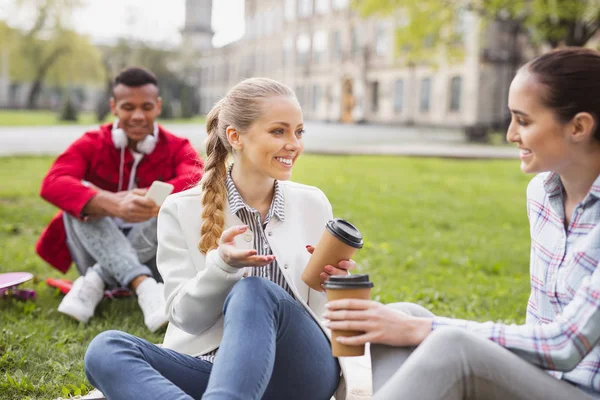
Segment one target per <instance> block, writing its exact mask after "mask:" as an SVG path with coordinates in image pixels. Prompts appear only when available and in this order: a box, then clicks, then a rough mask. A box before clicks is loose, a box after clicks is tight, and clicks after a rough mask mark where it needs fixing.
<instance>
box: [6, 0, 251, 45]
mask: <svg viewBox="0 0 600 400" xmlns="http://www.w3.org/2000/svg"><path fill="white" fill-rule="evenodd" d="M15 2H16V0H0V19H5V20H8V21H9V23H10V24H11V25H13V26H23V27H26V26H28V25H30V24H32V23H33V15H34V13H33V12H27V11H25V12H21V13H20V14H18V15H17V14H16V13H15V7H14V4H15ZM84 2H85V6H84V7H83V8H82V9H81V10H78V11H76V12H75V13H73V15H72V17H71V21H69V22H70V24H71V26H72V27H73V28H74V29H75V30H77V31H78V32H80V33H83V34H86V35H89V36H90V37H91V38H92V41H93V42H94V43H99V44H105V43H106V44H109V43H111V42H113V41H114V40H116V39H117V38H119V37H125V38H135V39H144V40H148V41H151V42H154V43H157V44H161V43H162V44H168V45H177V44H178V43H179V42H180V40H181V35H180V33H179V31H180V30H181V28H182V27H183V24H184V19H185V0H84ZM212 27H213V31H214V32H215V36H214V38H213V45H214V46H216V47H220V46H223V45H225V44H227V43H229V42H232V41H234V40H236V39H238V38H240V37H241V36H242V35H243V34H244V0H213V15H212Z"/></svg>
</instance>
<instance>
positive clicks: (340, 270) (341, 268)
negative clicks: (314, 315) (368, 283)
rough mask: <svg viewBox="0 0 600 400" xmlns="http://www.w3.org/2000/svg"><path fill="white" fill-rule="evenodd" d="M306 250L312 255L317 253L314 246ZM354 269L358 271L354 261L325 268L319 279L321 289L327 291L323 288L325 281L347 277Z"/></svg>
mask: <svg viewBox="0 0 600 400" xmlns="http://www.w3.org/2000/svg"><path fill="white" fill-rule="evenodd" d="M306 250H307V251H308V252H309V253H310V254H312V253H313V252H314V251H315V248H314V247H313V246H310V245H308V246H306ZM353 269H356V263H355V262H354V260H342V261H340V263H339V264H338V265H337V266H333V265H326V266H325V268H323V272H321V274H320V275H319V278H321V288H322V289H323V290H325V288H324V287H323V283H325V281H326V280H327V279H329V277H330V276H331V275H344V276H346V275H348V274H349V272H348V271H352V270H353Z"/></svg>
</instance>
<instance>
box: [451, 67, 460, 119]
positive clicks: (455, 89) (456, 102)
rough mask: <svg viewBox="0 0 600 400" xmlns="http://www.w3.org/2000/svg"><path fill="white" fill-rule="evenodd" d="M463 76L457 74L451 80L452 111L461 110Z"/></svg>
mask: <svg viewBox="0 0 600 400" xmlns="http://www.w3.org/2000/svg"><path fill="white" fill-rule="evenodd" d="M461 91H462V77H460V76H455V77H454V78H452V79H451V80H450V111H459V110H460V100H461Z"/></svg>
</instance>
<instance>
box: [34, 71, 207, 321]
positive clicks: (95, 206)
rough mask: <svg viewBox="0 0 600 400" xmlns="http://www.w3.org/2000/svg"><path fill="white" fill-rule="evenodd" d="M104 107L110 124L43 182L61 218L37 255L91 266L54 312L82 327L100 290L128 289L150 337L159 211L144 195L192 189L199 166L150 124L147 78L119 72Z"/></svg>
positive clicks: (150, 78) (152, 92)
mask: <svg viewBox="0 0 600 400" xmlns="http://www.w3.org/2000/svg"><path fill="white" fill-rule="evenodd" d="M110 106H111V109H112V112H113V114H114V115H115V116H116V118H117V119H116V121H115V122H114V123H110V124H106V125H102V126H100V129H99V130H95V131H90V132H87V133H86V134H84V135H83V136H82V137H81V138H79V139H78V140H76V141H75V142H74V143H73V144H72V145H71V146H70V147H69V148H68V149H67V150H66V151H65V152H64V153H62V154H61V155H60V156H59V157H58V159H57V160H56V161H55V162H54V164H53V165H52V167H51V168H50V171H49V172H48V175H47V176H46V177H45V179H44V181H43V182H42V188H41V196H42V197H43V198H44V199H45V200H47V201H48V202H50V203H52V204H54V205H55V206H57V207H58V208H60V209H61V211H60V212H59V213H58V215H56V216H55V218H54V219H53V220H52V222H51V223H50V225H48V227H46V229H45V230H44V232H42V235H41V237H40V239H39V241H38V243H37V246H36V250H37V252H38V254H39V255H40V256H41V257H42V258H43V259H44V260H46V261H47V262H48V263H50V264H51V265H52V266H54V267H55V268H57V269H59V270H61V271H63V272H66V271H67V270H68V268H69V266H70V264H71V261H72V258H73V255H74V253H79V254H80V253H82V252H83V253H85V255H86V256H87V258H89V259H91V260H93V262H92V263H91V264H90V265H83V266H82V265H77V267H78V268H79V269H80V272H81V273H82V276H81V277H79V278H78V279H77V280H75V282H74V283H73V287H72V288H71V291H70V292H69V293H68V294H67V295H66V296H65V298H64V299H63V301H62V302H61V304H60V305H59V307H58V311H60V312H62V313H64V314H67V315H69V316H71V317H73V318H75V319H77V320H79V321H82V322H87V321H88V320H89V318H91V317H92V316H93V315H94V310H95V308H96V306H97V305H98V303H99V302H100V300H101V299H102V297H103V293H104V288H105V286H107V285H108V286H111V287H117V286H121V287H129V288H130V289H131V290H133V291H134V292H135V293H136V294H137V296H138V302H139V305H140V308H141V309H142V312H143V314H144V322H145V324H146V325H147V326H148V328H149V329H150V330H151V331H156V330H157V329H159V328H160V327H161V326H163V325H165V324H166V322H167V318H166V315H165V304H164V297H163V287H162V283H159V282H157V280H156V279H155V278H154V277H153V272H152V270H151V269H150V268H149V267H148V265H150V264H151V263H153V262H154V258H155V256H156V247H157V240H156V216H157V215H158V210H159V207H158V206H157V205H156V204H155V203H154V202H153V201H152V200H150V199H148V198H146V197H145V196H144V195H145V193H146V191H147V188H148V187H149V186H150V185H151V184H152V182H154V181H156V180H159V181H164V182H168V183H171V184H172V185H174V187H175V189H174V191H175V192H178V191H181V190H184V189H186V188H188V187H190V186H193V185H195V184H197V183H198V181H199V180H200V177H201V174H202V166H203V165H202V162H201V160H200V159H199V157H198V154H197V153H196V151H195V150H194V148H193V147H192V146H191V145H190V143H189V141H188V140H187V139H183V138H179V137H177V136H175V135H173V134H171V133H169V132H167V131H166V130H165V129H164V128H162V127H160V126H159V125H158V124H157V123H156V122H155V120H156V118H157V117H158V116H159V114H160V112H161V98H160V97H159V93H158V86H157V81H156V78H155V76H154V75H153V74H152V73H151V72H149V71H147V70H145V69H143V68H128V69H125V70H123V71H121V73H120V74H119V75H118V76H117V77H116V79H115V82H114V87H113V97H112V98H111V99H110ZM92 264H93V265H92ZM88 266H90V267H89V268H88ZM155 276H156V274H155Z"/></svg>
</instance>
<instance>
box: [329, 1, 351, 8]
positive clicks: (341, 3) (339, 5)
mask: <svg viewBox="0 0 600 400" xmlns="http://www.w3.org/2000/svg"><path fill="white" fill-rule="evenodd" d="M332 3H333V4H332V5H333V8H334V9H335V10H343V9H346V8H348V0H332Z"/></svg>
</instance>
